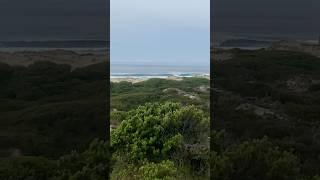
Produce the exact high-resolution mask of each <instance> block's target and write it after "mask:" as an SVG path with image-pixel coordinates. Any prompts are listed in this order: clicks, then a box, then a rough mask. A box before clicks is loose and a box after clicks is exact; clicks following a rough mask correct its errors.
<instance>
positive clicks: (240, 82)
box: [211, 49, 320, 179]
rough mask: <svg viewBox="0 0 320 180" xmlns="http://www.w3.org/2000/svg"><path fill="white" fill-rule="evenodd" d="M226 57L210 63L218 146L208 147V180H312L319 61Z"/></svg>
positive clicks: (300, 56) (318, 166)
mask: <svg viewBox="0 0 320 180" xmlns="http://www.w3.org/2000/svg"><path fill="white" fill-rule="evenodd" d="M222 51H223V50H222ZM228 53H232V56H230V57H231V58H229V59H226V60H223V61H217V60H213V62H212V63H213V67H214V68H213V71H214V77H213V79H214V86H215V87H214V96H215V98H214V104H213V105H214V120H213V121H211V122H212V123H214V124H213V127H214V129H213V130H212V140H213V141H217V142H220V143H218V145H217V142H212V143H213V144H216V146H212V147H213V149H212V150H213V152H212V153H213V158H212V167H214V168H212V169H211V170H212V173H211V175H212V176H213V177H216V178H220V179H221V178H225V179H247V177H255V178H256V179H301V178H307V179H308V178H309V179H311V178H313V177H314V179H316V178H317V176H316V175H317V174H318V175H319V172H320V159H319V158H320V136H319V134H320V58H317V57H314V56H311V55H308V54H304V53H298V52H290V51H275V50H255V51H246V50H237V49H234V50H228ZM213 58H215V57H214V54H213ZM213 137H214V138H213ZM277 147H278V148H277ZM259 149H260V150H259ZM262 149H263V150H262ZM272 149H275V150H272ZM259 152H260V153H259ZM262 152H264V153H262ZM245 154H246V155H245ZM223 160H225V161H223ZM227 166H228V167H227Z"/></svg>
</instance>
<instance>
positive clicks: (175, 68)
mask: <svg viewBox="0 0 320 180" xmlns="http://www.w3.org/2000/svg"><path fill="white" fill-rule="evenodd" d="M108 44H109V42H108V41H101V40H48V41H0V52H11V53H13V52H21V51H34V52H39V51H50V50H56V49H63V50H68V51H74V52H76V53H80V54H86V53H92V54H97V55H108V54H109V47H108ZM110 69H111V72H110V74H111V76H110V78H166V77H168V76H177V77H192V76H197V75H208V74H209V73H210V68H209V60H208V65H195V64H184V63H183V61H182V60H181V61H176V62H170V64H166V63H161V62H156V63H155V62H152V61H149V62H148V63H141V62H140V63H139V62H132V61H127V62H126V61H124V62H121V63H118V62H113V61H112V59H111V67H110Z"/></svg>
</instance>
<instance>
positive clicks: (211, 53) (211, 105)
mask: <svg viewBox="0 0 320 180" xmlns="http://www.w3.org/2000/svg"><path fill="white" fill-rule="evenodd" d="M212 1H213V0H210V30H209V31H210V36H209V38H210V48H209V51H210V52H209V53H210V58H209V61H210V143H209V144H210V148H209V150H210V154H209V157H210V158H209V159H210V160H209V169H210V170H209V177H210V179H212V178H211V167H212V163H211V162H212V161H211V159H212V153H211V152H212V148H213V145H214V142H213V141H212V138H211V137H212V132H213V129H214V109H213V107H214V95H213V94H214V93H213V92H214V91H213V89H214V78H213V76H214V73H213V69H214V67H213V63H212V61H213V31H214V29H213V27H214V26H213V2H212Z"/></svg>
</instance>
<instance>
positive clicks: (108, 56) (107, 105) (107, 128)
mask: <svg viewBox="0 0 320 180" xmlns="http://www.w3.org/2000/svg"><path fill="white" fill-rule="evenodd" d="M106 1H107V6H108V7H107V12H106V16H107V22H106V26H107V32H106V33H107V49H108V50H107V51H108V52H107V57H106V59H107V63H106V65H107V67H106V76H107V77H106V81H107V82H106V127H105V128H106V137H105V143H106V147H107V149H106V150H107V151H108V152H107V155H108V156H109V158H108V162H106V169H105V177H104V179H105V180H109V179H110V165H111V163H110V162H111V145H110V144H111V143H110V140H111V138H110V103H111V102H110V61H111V59H110V0H106Z"/></svg>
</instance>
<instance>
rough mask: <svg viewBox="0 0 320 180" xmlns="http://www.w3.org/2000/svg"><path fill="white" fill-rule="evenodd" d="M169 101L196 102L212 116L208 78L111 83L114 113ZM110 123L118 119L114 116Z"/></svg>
mask: <svg viewBox="0 0 320 180" xmlns="http://www.w3.org/2000/svg"><path fill="white" fill-rule="evenodd" d="M166 101H170V102H177V103H181V104H183V105H195V106H197V107H198V108H199V109H202V110H203V111H204V112H205V113H206V114H207V115H209V104H210V86H209V80H208V79H204V78H185V79H184V80H182V81H175V80H167V79H149V80H147V81H143V82H140V83H130V82H120V83H111V105H110V108H111V112H112V113H111V116H113V115H114V114H119V113H121V112H125V111H128V110H131V109H134V108H137V107H138V106H141V105H144V104H146V103H154V102H161V103H163V102H166ZM111 123H116V124H117V123H118V122H117V121H116V120H115V121H114V119H112V117H111Z"/></svg>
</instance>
